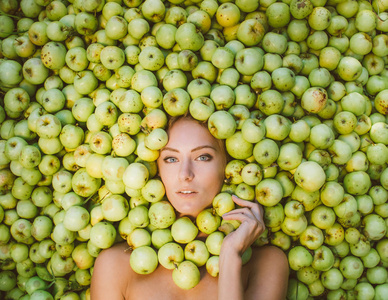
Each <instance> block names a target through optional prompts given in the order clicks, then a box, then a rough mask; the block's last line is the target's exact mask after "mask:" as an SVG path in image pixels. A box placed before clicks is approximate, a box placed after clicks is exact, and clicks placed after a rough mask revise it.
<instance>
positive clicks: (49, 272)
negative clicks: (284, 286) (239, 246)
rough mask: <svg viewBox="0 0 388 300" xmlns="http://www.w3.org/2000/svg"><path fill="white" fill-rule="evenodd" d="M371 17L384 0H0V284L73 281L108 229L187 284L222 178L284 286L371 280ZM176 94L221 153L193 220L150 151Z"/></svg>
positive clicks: (386, 137)
mask: <svg viewBox="0 0 388 300" xmlns="http://www.w3.org/2000/svg"><path fill="white" fill-rule="evenodd" d="M387 32H388V1H387V0H373V1H371V2H368V1H364V0H360V1H355V0H327V1H326V0H284V1H278V2H276V1H274V0H260V1H258V0H236V1H227V0H218V1H217V0H203V1H202V0H168V1H167V0H164V1H163V0H145V1H143V0H112V1H108V0H53V1H52V0H21V1H18V0H1V1H0V126H1V127H0V298H1V299H34V300H35V299H66V300H70V299H71V300H72V299H89V298H90V289H89V286H90V282H91V276H92V272H93V265H94V262H95V259H96V257H97V256H98V254H99V253H100V252H101V251H102V250H103V249H107V248H109V247H111V246H112V245H114V244H115V243H117V242H122V241H126V242H127V243H128V251H132V253H131V256H130V257H131V258H130V261H129V262H128V267H132V268H133V270H134V271H135V272H138V273H140V274H148V273H151V272H153V270H155V268H156V267H157V266H158V264H161V265H162V266H163V267H165V268H168V269H171V270H173V271H172V276H173V280H174V282H175V283H176V284H177V285H178V286H179V287H181V288H183V289H190V288H192V287H193V286H195V285H196V284H197V283H198V281H199V271H198V268H199V267H201V266H206V269H207V271H208V272H209V274H210V275H212V276H217V275H218V255H219V252H220V247H221V244H222V240H223V238H224V237H225V235H227V234H228V233H230V232H231V231H233V230H235V229H236V228H237V227H238V226H239V224H238V222H232V221H229V222H225V221H223V220H222V217H221V216H222V214H224V213H226V212H228V211H230V210H232V209H234V208H235V206H234V202H233V200H232V197H231V195H232V194H235V195H237V196H238V197H240V198H242V199H245V200H250V201H258V202H259V203H260V204H261V205H263V206H264V220H265V224H266V231H265V232H264V233H263V235H262V236H261V237H260V238H259V239H258V240H257V241H256V242H255V244H254V245H253V247H254V246H261V245H265V244H271V245H275V246H277V247H279V248H281V249H282V250H284V251H285V253H286V254H287V255H288V259H289V265H290V271H291V272H290V280H289V284H288V293H287V298H288V299H301V300H302V299H314V298H325V299H386V295H387V294H388V271H387V267H388V233H387V228H388V202H387V199H388V169H387V163H388V148H387V145H388V125H387V120H388V118H387V115H388V67H387V65H388V35H387ZM187 112H190V114H191V115H192V116H193V118H195V119H197V120H199V121H202V122H207V125H208V128H209V131H210V132H211V134H212V135H213V136H215V137H216V138H218V139H223V140H225V144H226V149H227V152H228V154H229V155H230V157H231V160H230V161H229V162H228V164H227V166H226V169H225V184H224V186H223V188H222V191H221V192H220V193H219V194H218V195H217V196H216V197H215V198H214V201H213V205H212V207H211V208H209V209H206V210H204V211H203V212H201V213H200V215H199V216H198V217H197V219H196V221H195V222H193V221H192V220H190V219H189V218H187V217H183V218H176V214H175V211H174V209H173V207H172V206H171V204H170V203H169V201H168V199H167V198H166V196H165V189H164V186H163V183H162V182H161V180H160V178H159V177H158V176H157V166H156V162H155V161H156V159H157V158H158V156H159V150H160V149H161V148H163V147H164V146H165V145H166V143H167V142H168V135H167V133H166V131H165V128H166V125H167V122H168V118H169V117H170V116H180V115H183V114H185V113H187ZM198 232H204V233H206V234H208V237H207V238H206V241H201V240H197V239H196V237H197V234H198ZM250 251H251V249H249V250H248V251H247V252H246V253H244V258H243V260H244V263H249V257H250V253H251V252H250Z"/></svg>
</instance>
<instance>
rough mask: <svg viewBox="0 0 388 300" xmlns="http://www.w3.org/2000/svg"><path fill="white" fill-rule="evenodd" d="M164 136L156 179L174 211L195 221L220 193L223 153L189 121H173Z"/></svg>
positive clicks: (204, 131)
mask: <svg viewBox="0 0 388 300" xmlns="http://www.w3.org/2000/svg"><path fill="white" fill-rule="evenodd" d="M168 136H169V141H168V143H167V145H166V146H165V147H164V148H163V149H162V150H161V152H160V157H159V158H158V168H159V175H160V177H161V179H162V181H163V183H164V186H165V188H166V194H167V197H168V199H169V201H170V202H171V204H172V205H173V206H174V208H175V209H176V210H177V211H178V212H179V213H180V214H181V215H187V216H192V217H196V216H197V215H198V214H199V213H200V212H201V211H202V210H203V209H205V208H206V207H208V206H210V205H211V203H212V201H213V198H214V197H215V196H216V195H217V194H218V193H219V191H220V190H221V187H222V184H223V181H224V172H225V165H226V154H225V150H224V149H223V148H222V147H221V144H220V141H218V140H217V139H216V138H214V137H213V136H212V135H211V134H210V132H209V131H208V129H207V128H205V127H203V126H202V125H200V124H199V123H198V122H197V121H195V120H191V119H180V120H178V121H176V123H174V124H173V126H172V127H171V128H170V130H169V134H168Z"/></svg>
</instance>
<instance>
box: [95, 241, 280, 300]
mask: <svg viewBox="0 0 388 300" xmlns="http://www.w3.org/2000/svg"><path fill="white" fill-rule="evenodd" d="M127 249H128V245H127V244H126V243H120V244H117V245H115V246H114V247H112V248H110V249H107V250H104V251H103V252H102V253H101V254H100V255H99V257H98V259H97V261H96V264H95V267H94V272H93V277H92V287H91V299H92V300H100V299H101V300H102V299H104V300H106V299H110V300H116V299H117V300H118V299H127V300H130V299H144V300H146V299H155V297H156V299H160V300H163V299H166V300H167V299H169V300H172V299H187V300H190V299H195V300H198V299H236V298H232V296H230V297H226V298H221V297H220V296H221V295H219V293H218V284H219V278H214V277H212V276H210V275H209V274H208V273H207V271H206V269H205V267H201V268H199V269H200V272H201V281H200V283H199V284H198V285H197V286H196V287H194V288H193V289H191V290H188V291H186V290H182V289H180V288H179V287H177V286H176V285H175V283H174V282H173V280H172V270H167V269H165V268H164V267H162V266H161V265H159V266H158V268H157V269H156V270H155V271H154V272H153V273H151V274H149V275H139V274H137V273H135V272H134V271H132V269H131V267H130V266H129V257H130V251H127ZM237 265H238V264H237ZM231 269H232V270H231V272H235V276H236V277H239V276H238V275H239V274H238V273H239V272H237V270H235V271H233V269H234V268H233V265H231ZM287 280H288V263H287V260H286V257H285V255H284V253H283V252H282V251H281V250H280V249H279V248H276V247H273V246H265V247H260V248H254V250H253V255H252V258H251V260H250V261H249V263H247V264H245V265H244V266H242V267H241V286H242V289H243V294H244V297H243V298H244V299H285V295H286V292H287ZM228 285H229V286H237V284H236V285H233V284H228Z"/></svg>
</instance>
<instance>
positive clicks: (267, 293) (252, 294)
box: [246, 246, 289, 299]
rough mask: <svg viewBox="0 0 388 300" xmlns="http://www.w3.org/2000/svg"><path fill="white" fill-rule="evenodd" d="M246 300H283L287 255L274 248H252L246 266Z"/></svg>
mask: <svg viewBox="0 0 388 300" xmlns="http://www.w3.org/2000/svg"><path fill="white" fill-rule="evenodd" d="M246 266H247V268H248V270H247V271H248V272H247V273H248V274H249V275H248V276H249V279H248V287H247V291H246V292H247V299H255V298H257V297H258V296H260V298H263V299H285V296H286V293H287V282H288V276H289V266H288V260H287V255H286V254H285V253H284V252H283V251H282V250H281V249H280V248H278V247H276V246H262V247H254V248H253V251H252V257H251V259H250V261H249V262H248V264H247V265H246Z"/></svg>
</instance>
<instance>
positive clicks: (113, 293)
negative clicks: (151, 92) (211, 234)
mask: <svg viewBox="0 0 388 300" xmlns="http://www.w3.org/2000/svg"><path fill="white" fill-rule="evenodd" d="M168 134H169V141H168V144H167V145H166V146H165V147H164V148H163V149H162V150H161V151H160V157H159V159H158V161H157V163H158V170H159V175H160V177H161V180H162V181H163V183H164V185H165V188H166V195H167V198H168V199H169V201H170V202H171V204H172V205H173V206H174V208H175V210H176V211H177V217H181V216H188V217H190V218H192V219H195V217H196V216H197V215H198V214H199V212H201V211H202V210H203V209H205V208H207V207H209V206H211V204H212V201H213V198H214V197H215V196H216V195H217V194H218V193H219V191H220V190H221V187H222V184H223V181H224V170H225V166H226V162H227V154H226V150H225V147H224V144H223V142H222V141H220V140H217V139H216V138H214V137H213V136H212V135H211V134H210V132H209V131H208V129H207V127H206V124H202V123H200V122H198V121H196V120H194V119H192V118H191V117H189V116H185V117H181V118H178V119H176V120H174V122H173V123H171V124H170V127H169V129H168ZM233 200H234V201H235V203H236V204H237V205H238V206H240V207H241V208H238V209H235V210H233V211H231V212H229V213H227V214H224V215H223V216H222V217H223V219H226V220H232V219H234V220H239V221H240V222H241V225H240V226H239V228H238V229H237V230H235V231H234V232H232V233H230V234H229V235H227V236H226V237H225V239H224V241H223V243H222V247H221V253H220V257H219V267H220V273H219V277H218V278H214V277H212V276H210V275H209V274H208V273H207V271H206V268H205V267H200V268H199V269H200V273H201V280H200V282H199V284H198V285H196V286H195V287H194V288H193V289H190V290H182V289H180V288H179V287H178V286H176V285H175V283H174V282H173V280H172V275H171V273H172V270H168V269H165V268H164V267H163V266H161V265H160V264H159V266H158V267H157V269H156V270H155V271H154V272H153V273H151V274H149V275H139V274H137V273H135V272H134V271H133V270H132V269H131V267H130V266H129V256H130V252H129V251H125V250H126V249H127V248H128V246H127V244H126V243H121V244H118V245H115V246H113V247H112V248H110V249H107V250H104V251H102V252H101V254H100V255H99V256H98V258H97V260H96V263H95V267H94V271H93V277H92V285H91V298H92V300H99V299H104V300H105V299H109V300H115V299H223V300H224V299H233V300H237V299H271V300H273V299H284V298H285V296H286V292H287V280H288V262H287V258H286V255H285V254H284V253H283V251H282V250H280V249H279V248H276V247H273V246H264V247H259V248H253V253H252V257H251V259H250V261H249V263H247V264H245V265H242V260H241V255H242V253H244V251H245V250H246V249H247V248H248V247H249V246H250V245H251V244H252V243H253V242H254V241H255V240H256V239H257V238H258V237H259V236H260V234H261V233H262V232H263V231H264V229H265V226H264V222H263V213H262V208H261V207H260V206H259V204H258V203H257V202H251V201H244V200H241V199H239V198H237V197H235V196H233ZM201 238H205V236H204V235H201V234H200V235H199V236H198V237H197V239H201Z"/></svg>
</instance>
